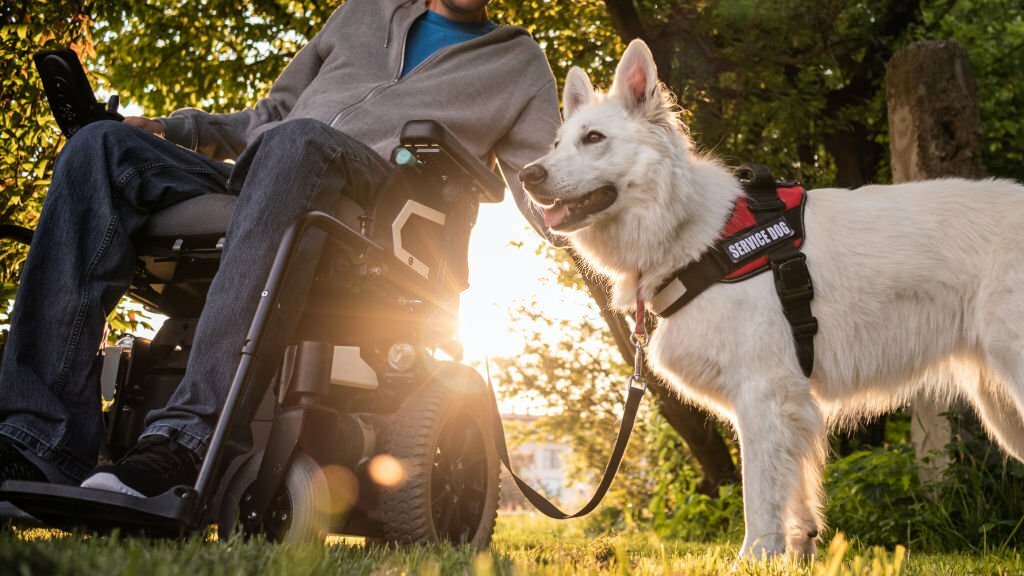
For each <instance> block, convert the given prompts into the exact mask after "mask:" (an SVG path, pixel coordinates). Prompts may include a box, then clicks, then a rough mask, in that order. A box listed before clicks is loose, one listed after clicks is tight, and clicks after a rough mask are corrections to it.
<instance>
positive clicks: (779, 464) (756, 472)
mask: <svg viewBox="0 0 1024 576" xmlns="http://www.w3.org/2000/svg"><path fill="white" fill-rule="evenodd" d="M740 396H741V398H739V399H738V401H737V403H736V428H737V431H738V432H739V438H740V455H741V458H742V465H743V512H744V517H745V521H746V535H745V537H744V539H743V547H742V548H741V550H740V557H741V558H742V557H752V558H755V559H761V558H763V557H765V556H775V555H779V554H782V553H784V552H785V550H786V544H787V540H789V544H790V545H791V546H793V548H794V552H796V553H797V554H807V553H813V549H814V545H813V538H814V537H815V536H816V535H817V534H816V533H814V532H815V530H816V527H817V526H818V525H819V524H820V521H819V519H818V517H817V516H818V511H817V510H816V509H815V503H816V501H817V498H816V497H815V494H816V491H817V490H818V489H819V487H818V486H815V485H813V484H815V483H816V482H817V478H818V476H817V475H816V474H813V473H812V475H811V477H810V478H808V477H807V476H806V474H807V472H808V469H807V467H808V466H812V467H813V466H816V465H817V463H818V462H819V461H820V458H819V455H820V454H821V448H820V447H821V443H822V441H823V440H822V439H823V438H824V424H823V421H822V417H821V412H820V410H819V409H818V406H817V403H816V402H815V401H814V398H813V397H812V396H811V394H810V387H809V384H808V382H807V380H806V379H805V378H802V377H796V376H786V377H778V378H771V379H765V380H761V381H751V382H747V383H746V384H744V385H743V387H742V388H741V392H740ZM787 516H790V517H789V518H787ZM808 524H810V526H808ZM794 530H796V531H802V532H803V534H804V536H803V539H801V540H800V541H799V542H798V541H796V540H794V538H793V537H792V533H793V532H794Z"/></svg>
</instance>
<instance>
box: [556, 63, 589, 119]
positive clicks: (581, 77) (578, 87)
mask: <svg viewBox="0 0 1024 576" xmlns="http://www.w3.org/2000/svg"><path fill="white" fill-rule="evenodd" d="M594 100H595V97H594V86H593V84H591V83H590V78H589V77H588V76H587V73H586V72H584V71H583V69H582V68H580V67H578V66H573V67H572V69H570V70H569V75H568V76H566V77H565V89H564V90H563V91H562V109H563V111H564V116H565V119H566V120H568V119H569V117H570V116H572V115H573V114H575V113H576V111H577V110H579V109H580V108H582V107H584V106H587V105H588V104H593V103H594Z"/></svg>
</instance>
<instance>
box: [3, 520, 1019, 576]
mask: <svg viewBox="0 0 1024 576" xmlns="http://www.w3.org/2000/svg"><path fill="white" fill-rule="evenodd" d="M736 551H737V545H736V544H735V543H717V544H702V543H693V542H677V541H661V540H659V539H658V538H657V537H655V536H654V535H653V534H652V533H649V532H631V533H628V534H610V535H607V536H598V537H588V536H586V535H584V534H583V532H582V530H581V528H580V524H579V523H572V522H569V523H556V522H555V521H549V520H546V519H539V518H536V517H532V516H513V517H502V518H500V519H499V526H498V530H497V532H496V534H495V540H494V545H493V546H492V547H491V549H490V550H489V551H487V552H482V553H476V552H473V551H471V550H465V549H457V548H452V547H450V546H431V547H414V548H407V549H402V550H399V551H395V550H386V549H381V548H366V547H364V546H362V545H361V544H358V543H352V542H350V541H337V542H334V543H333V544H332V545H330V546H278V545H269V544H265V543H261V542H255V541H250V542H242V541H233V542H204V541H202V540H199V539H193V540H189V541H185V542H168V541H146V540H140V539H127V538H117V537H109V538H106V537H104V538H101V537H90V536H81V535H61V534H56V533H52V532H47V531H42V530H34V531H10V530H5V531H4V532H3V533H2V534H0V574H2V575H5V576H6V575H8V574H11V575H23V576H28V575H36V574H39V575H62V574H99V575H102V576H116V575H120V574H126V575H127V574H131V575H134V574H140V575H145V576H171V575H182V576H199V575H204V574H210V575H249V574H269V575H276V574H280V575H289V576H292V575H306V574H346V575H348V574H368V575H370V574H372V575H391V574H394V575H399V574H410V575H412V574H425V575H429V574H446V575H447V574H480V575H488V574H516V575H519V574H684V575H688V574H694V575H713V574H723V573H731V574H742V575H762V574H763V575H776V574H779V575H781V574H800V575H807V576H845V575H861V574H863V575H871V576H875V575H877V576H884V575H891V574H897V573H899V574H906V575H917V574H921V575H924V574H928V575H932V574H937V575H943V574H949V575H958V576H959V575H966V574H1024V558H1022V556H1021V554H1020V553H1019V552H1015V551H1008V552H1002V553H999V554H987V555H962V554H945V555H933V554H930V555H917V554H914V553H913V552H910V553H909V554H905V553H904V551H903V550H902V549H896V550H894V551H885V550H881V549H869V550H851V549H850V547H849V545H848V543H847V542H846V540H845V539H844V538H842V537H837V538H835V539H834V540H833V541H832V543H831V545H830V548H829V550H827V551H825V552H824V553H823V554H822V557H821V558H820V559H819V560H818V561H817V562H815V563H813V564H809V565H808V564H804V565H801V564H794V563H787V562H784V561H777V562H771V563H768V564H760V565H755V564H747V563H736V561H735V554H736Z"/></svg>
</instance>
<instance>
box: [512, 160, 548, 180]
mask: <svg viewBox="0 0 1024 576" xmlns="http://www.w3.org/2000/svg"><path fill="white" fill-rule="evenodd" d="M547 177H548V171H547V170H545V169H544V167H543V166H541V165H540V164H531V165H529V166H527V167H526V168H523V169H522V170H520V171H519V181H520V182H522V183H523V184H526V185H537V184H540V183H541V182H543V181H544V180H546V179H547Z"/></svg>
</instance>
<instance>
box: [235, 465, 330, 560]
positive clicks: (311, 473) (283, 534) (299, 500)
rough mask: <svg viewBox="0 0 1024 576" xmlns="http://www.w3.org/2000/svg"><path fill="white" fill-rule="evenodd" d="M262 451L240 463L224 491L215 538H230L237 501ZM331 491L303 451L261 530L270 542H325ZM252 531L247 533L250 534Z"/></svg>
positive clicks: (253, 478) (251, 480)
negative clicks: (216, 536)
mask: <svg viewBox="0 0 1024 576" xmlns="http://www.w3.org/2000/svg"><path fill="white" fill-rule="evenodd" d="M261 459H262V453H259V454H257V455H254V456H252V457H250V458H249V459H248V460H247V461H246V462H245V464H243V465H242V466H241V467H240V468H239V469H238V471H237V472H236V473H235V475H234V477H232V478H231V484H230V485H228V489H227V490H226V491H225V492H224V498H223V500H222V502H221V507H220V514H219V516H218V522H217V534H218V538H220V539H221V540H225V539H227V538H230V537H231V536H232V535H233V533H234V532H235V528H236V527H237V526H238V508H239V503H240V502H241V501H242V499H243V498H245V497H246V493H247V492H248V490H249V487H250V486H252V485H253V483H254V482H255V481H256V474H257V472H259V466H260V460H261ZM330 510H331V491H330V488H329V486H328V484H327V478H326V476H324V473H323V470H321V469H320V466H319V465H318V464H317V463H316V461H315V460H313V459H312V458H310V457H309V456H308V455H306V454H305V453H304V452H301V451H299V452H296V453H295V455H294V456H293V457H292V463H291V466H289V467H288V472H287V474H286V475H285V478H284V484H283V485H282V486H281V489H280V490H278V493H277V495H276V496H275V497H274V501H273V503H272V504H271V507H270V513H269V514H268V515H267V518H266V519H265V520H264V521H263V525H262V526H261V530H260V533H262V534H263V535H264V536H265V537H266V539H267V540H270V541H272V542H320V543H322V542H324V540H325V539H326V538H327V534H328V532H329V530H330V522H331V514H330ZM253 535H254V534H247V536H253Z"/></svg>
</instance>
